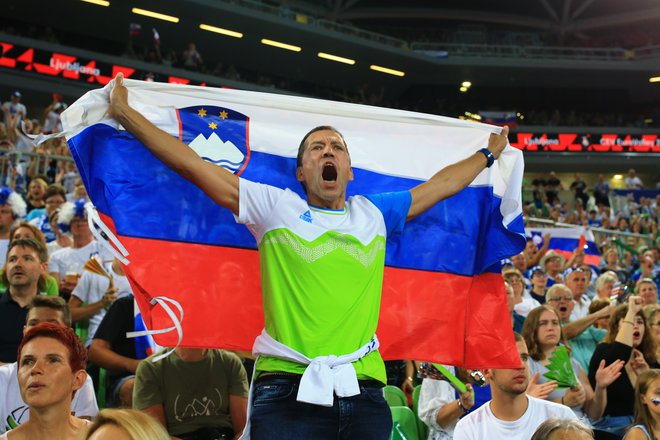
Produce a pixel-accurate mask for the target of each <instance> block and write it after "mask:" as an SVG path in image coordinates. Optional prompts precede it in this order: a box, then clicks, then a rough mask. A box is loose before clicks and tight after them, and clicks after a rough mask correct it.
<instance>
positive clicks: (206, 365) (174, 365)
mask: <svg viewBox="0 0 660 440" xmlns="http://www.w3.org/2000/svg"><path fill="white" fill-rule="evenodd" d="M154 356H157V354H154V355H152V356H151V357H148V358H147V359H145V360H144V361H142V362H140V365H139V366H138V368H137V372H136V375H135V388H134V389H133V407H134V408H135V409H139V410H142V411H144V412H145V413H147V414H149V415H150V416H152V417H154V418H155V419H156V420H158V421H159V422H160V423H161V424H162V425H163V426H164V427H165V428H166V429H167V431H168V432H169V433H170V435H172V436H174V437H177V438H180V439H182V440H185V439H216V438H228V439H231V438H237V437H238V436H239V435H240V434H241V433H242V432H243V428H245V422H246V420H247V397H248V382H247V376H246V374H245V369H244V368H243V365H242V363H241V360H240V359H239V358H238V356H236V355H235V354H233V353H231V352H228V351H224V350H214V349H202V348H182V347H177V348H176V349H175V350H174V353H172V354H171V355H170V356H167V357H166V358H164V359H161V360H159V361H157V362H153V361H152V359H153V357H154ZM223 436H224V437H223Z"/></svg>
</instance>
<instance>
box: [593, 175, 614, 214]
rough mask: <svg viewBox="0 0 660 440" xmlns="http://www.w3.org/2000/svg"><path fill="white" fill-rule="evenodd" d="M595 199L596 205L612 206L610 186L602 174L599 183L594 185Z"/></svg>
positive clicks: (599, 176)
mask: <svg viewBox="0 0 660 440" xmlns="http://www.w3.org/2000/svg"><path fill="white" fill-rule="evenodd" d="M594 198H595V199H596V205H602V206H610V184H609V183H607V181H606V180H605V176H603V175H602V174H599V175H598V182H597V183H596V184H595V185H594Z"/></svg>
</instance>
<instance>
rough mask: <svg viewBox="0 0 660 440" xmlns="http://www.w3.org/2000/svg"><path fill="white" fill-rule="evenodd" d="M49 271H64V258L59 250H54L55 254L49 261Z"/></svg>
mask: <svg viewBox="0 0 660 440" xmlns="http://www.w3.org/2000/svg"><path fill="white" fill-rule="evenodd" d="M48 272H50V273H58V274H61V273H62V259H61V257H60V254H59V252H54V253H53V255H51V256H50V260H49V261H48Z"/></svg>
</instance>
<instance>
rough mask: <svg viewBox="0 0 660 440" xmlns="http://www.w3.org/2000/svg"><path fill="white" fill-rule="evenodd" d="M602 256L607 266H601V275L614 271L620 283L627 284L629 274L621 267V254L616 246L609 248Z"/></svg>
mask: <svg viewBox="0 0 660 440" xmlns="http://www.w3.org/2000/svg"><path fill="white" fill-rule="evenodd" d="M602 256H603V258H604V259H605V264H603V265H602V266H600V268H599V269H600V273H605V272H608V271H612V272H614V273H615V274H616V276H617V278H618V280H619V281H621V282H625V281H626V280H627V279H628V274H627V273H626V271H625V270H624V269H623V268H622V267H621V266H620V265H619V252H618V251H617V250H616V248H615V247H614V246H611V247H609V248H608V249H606V250H605V252H604V253H603V255H602Z"/></svg>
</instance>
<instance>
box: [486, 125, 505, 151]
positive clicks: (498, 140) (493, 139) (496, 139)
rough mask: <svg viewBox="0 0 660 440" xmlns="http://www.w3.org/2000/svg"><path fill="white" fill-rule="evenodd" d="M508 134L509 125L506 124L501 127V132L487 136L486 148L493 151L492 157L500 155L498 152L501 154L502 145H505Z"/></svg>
mask: <svg viewBox="0 0 660 440" xmlns="http://www.w3.org/2000/svg"><path fill="white" fill-rule="evenodd" d="M508 135H509V127H508V126H506V125H505V126H504V127H502V133H500V134H495V133H491V134H490V137H489V138H488V149H489V150H490V152H491V153H493V157H494V158H495V159H498V158H499V157H500V154H502V150H504V147H506V144H507V136H508Z"/></svg>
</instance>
